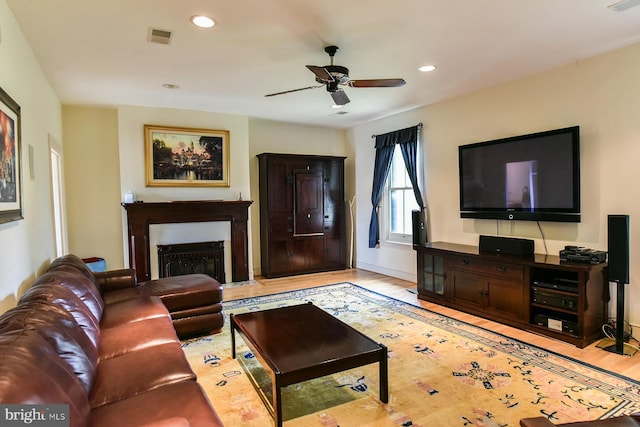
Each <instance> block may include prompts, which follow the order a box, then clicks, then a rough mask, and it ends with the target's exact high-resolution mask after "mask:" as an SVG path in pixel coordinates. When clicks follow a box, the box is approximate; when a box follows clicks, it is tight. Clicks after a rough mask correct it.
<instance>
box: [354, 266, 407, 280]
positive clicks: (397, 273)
mask: <svg viewBox="0 0 640 427" xmlns="http://www.w3.org/2000/svg"><path fill="white" fill-rule="evenodd" d="M356 268H359V269H361V270H367V271H373V272H374V273H379V274H384V275H385V276H391V277H396V278H398V279H402V280H407V281H409V282H417V279H416V277H417V273H415V272H414V273H407V272H406V271H402V270H395V269H393V268H385V267H381V266H379V265H375V264H368V263H366V262H356Z"/></svg>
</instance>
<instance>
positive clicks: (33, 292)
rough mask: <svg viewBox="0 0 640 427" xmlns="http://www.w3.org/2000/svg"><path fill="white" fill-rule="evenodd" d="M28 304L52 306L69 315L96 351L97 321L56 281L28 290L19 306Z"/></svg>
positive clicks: (77, 299)
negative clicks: (42, 303) (47, 304)
mask: <svg viewBox="0 0 640 427" xmlns="http://www.w3.org/2000/svg"><path fill="white" fill-rule="evenodd" d="M29 302H46V303H50V304H54V305H56V306H58V307H60V308H62V309H63V310H64V311H66V312H67V313H69V314H71V315H72V316H73V318H74V319H75V320H76V322H77V323H78V325H79V326H80V328H82V330H83V331H84V332H85V334H87V336H88V337H89V339H90V340H91V342H92V343H93V345H94V347H95V348H96V350H97V348H98V342H99V340H100V324H99V320H98V319H96V318H95V316H94V315H93V313H92V311H91V310H89V308H88V307H87V306H86V305H85V304H84V303H83V302H82V301H81V300H80V298H78V297H77V296H76V295H75V294H74V293H73V292H71V290H70V289H68V288H67V287H65V286H63V285H62V284H60V283H58V282H56V281H51V282H46V283H40V284H39V285H38V286H34V287H32V288H30V289H28V290H27V292H25V293H24V295H22V297H21V298H20V302H19V304H22V303H29Z"/></svg>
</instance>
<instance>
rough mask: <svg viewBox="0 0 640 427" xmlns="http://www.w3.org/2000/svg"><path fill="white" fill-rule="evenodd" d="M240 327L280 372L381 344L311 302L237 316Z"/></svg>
mask: <svg viewBox="0 0 640 427" xmlns="http://www.w3.org/2000/svg"><path fill="white" fill-rule="evenodd" d="M232 319H233V320H232V321H233V322H234V323H235V325H236V327H237V329H238V330H240V332H241V333H242V334H243V335H244V336H245V339H246V340H248V341H249V342H248V344H249V346H250V347H253V350H254V352H257V353H259V355H260V356H262V358H264V360H265V362H266V363H268V364H269V365H270V367H271V368H272V369H273V370H274V371H275V372H278V373H280V374H287V373H291V372H294V371H299V370H304V369H306V368H309V367H318V366H321V365H323V364H335V363H340V361H347V360H349V359H353V358H360V359H362V357H363V355H366V354H367V353H371V355H372V361H377V359H376V357H378V356H377V355H376V354H377V352H379V351H380V349H381V345H380V344H378V343H376V342H375V341H373V340H372V339H370V338H369V337H367V336H366V335H364V334H362V333H361V332H359V331H357V330H356V329H354V328H352V327H351V326H349V325H347V324H346V323H344V322H342V321H340V320H339V319H337V318H335V317H333V316H332V315H330V314H329V313H327V312H326V311H324V310H322V309H321V308H319V307H317V306H315V305H313V304H311V303H308V304H300V305H293V306H288V307H279V308H275V309H270V310H262V311H256V312H250V313H242V314H237V315H234V316H233V318H232Z"/></svg>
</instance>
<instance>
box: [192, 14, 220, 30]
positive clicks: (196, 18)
mask: <svg viewBox="0 0 640 427" xmlns="http://www.w3.org/2000/svg"><path fill="white" fill-rule="evenodd" d="M189 20H190V21H191V22H192V23H193V25H195V26H197V27H200V28H211V27H213V26H214V25H216V23H215V22H214V21H213V19H211V18H209V17H208V16H204V15H193V16H192V17H191V18H189Z"/></svg>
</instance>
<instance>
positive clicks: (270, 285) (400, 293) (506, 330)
mask: <svg viewBox="0 0 640 427" xmlns="http://www.w3.org/2000/svg"><path fill="white" fill-rule="evenodd" d="M339 282H352V283H354V284H357V285H359V286H362V287H364V288H367V289H370V290H372V291H375V292H378V293H381V294H384V295H387V296H390V297H392V298H395V299H399V300H402V301H405V302H408V303H410V304H413V305H419V306H421V307H424V308H426V309H428V310H431V311H434V312H436V313H441V314H444V315H447V316H450V317H453V318H455V319H458V320H462V321H464V322H467V323H470V324H473V325H477V326H481V327H483V328H486V329H489V330H492V331H495V332H498V333H500V334H503V335H506V336H508V337H511V338H515V339H518V340H521V341H524V342H526V343H529V344H533V345H536V346H538V347H541V348H544V349H546V350H549V351H553V352H555V353H559V354H562V355H565V356H569V357H572V358H575V359H577V360H580V361H582V362H585V363H588V364H591V365H594V366H597V367H599V368H602V369H606V370H609V371H612V372H616V373H619V374H622V375H625V376H627V377H630V378H633V379H635V380H640V363H638V362H639V361H640V352H638V353H637V354H636V355H635V356H631V357H630V356H623V355H619V354H616V353H610V352H607V351H605V350H602V349H600V348H598V347H596V345H597V342H596V343H593V344H591V345H590V346H588V347H586V348H584V349H580V348H578V347H575V346H574V345H571V344H567V343H565V342H562V341H559V340H555V339H551V338H548V337H545V336H541V335H538V334H534V333H530V332H527V331H523V330H519V329H515V328H512V327H510V326H506V325H502V324H500V323H496V322H492V321H490V320H487V319H483V318H480V317H477V316H473V315H470V314H466V313H463V312H460V311H457V310H453V309H450V308H447V307H443V306H440V305H437V304H433V303H429V302H426V301H422V300H419V299H418V298H417V296H416V294H415V293H414V292H411V291H415V289H416V284H415V283H414V282H409V281H406V280H401V279H397V278H393V277H389V276H384V275H381V274H377V273H373V272H370V271H366V270H359V269H355V268H354V269H349V270H341V271H333V272H327V273H317V274H306V275H300V276H291V277H284V278H278V279H266V278H264V277H257V278H256V280H255V281H254V282H252V283H247V284H240V285H239V284H231V285H229V286H225V289H224V299H225V300H233V299H240V298H248V297H252V296H259V295H268V294H273V293H278V292H286V291H290V290H295V289H303V288H310V287H314V286H322V285H329V284H333V283H339ZM632 343H633V344H634V345H637V346H638V343H635V342H632Z"/></svg>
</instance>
